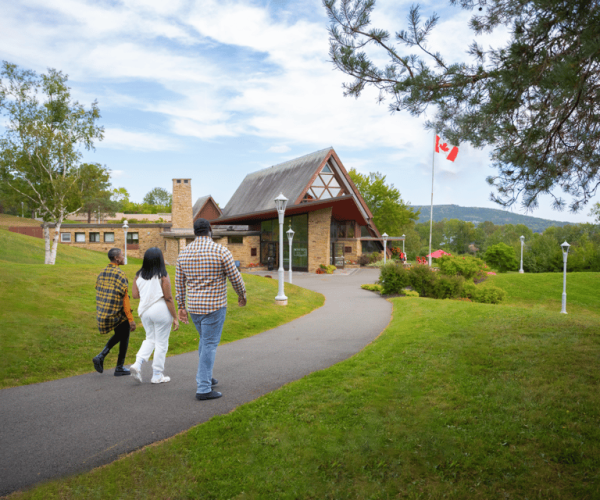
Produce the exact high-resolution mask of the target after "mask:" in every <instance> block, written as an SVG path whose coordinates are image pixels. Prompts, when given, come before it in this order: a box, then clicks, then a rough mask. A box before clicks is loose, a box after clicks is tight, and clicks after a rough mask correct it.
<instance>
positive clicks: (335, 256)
mask: <svg viewBox="0 0 600 500" xmlns="http://www.w3.org/2000/svg"><path fill="white" fill-rule="evenodd" d="M331 263H332V264H333V265H334V266H335V267H337V268H338V269H343V268H344V242H338V241H336V242H335V243H332V244H331Z"/></svg>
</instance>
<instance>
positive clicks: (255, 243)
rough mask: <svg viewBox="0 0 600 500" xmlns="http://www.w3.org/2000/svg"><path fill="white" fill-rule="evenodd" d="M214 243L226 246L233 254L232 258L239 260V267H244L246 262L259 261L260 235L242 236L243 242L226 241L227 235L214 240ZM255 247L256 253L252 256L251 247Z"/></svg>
mask: <svg viewBox="0 0 600 500" xmlns="http://www.w3.org/2000/svg"><path fill="white" fill-rule="evenodd" d="M215 242H216V243H219V244H220V245H223V246H224V247H227V248H228V249H229V251H230V252H231V255H233V260H239V261H240V267H242V268H246V267H248V264H258V263H259V262H260V236H244V242H243V243H228V241H227V237H226V236H225V237H223V238H220V239H218V240H215ZM253 248H255V249H256V255H255V256H254V257H253V256H252V249H253Z"/></svg>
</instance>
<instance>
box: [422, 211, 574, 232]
mask: <svg viewBox="0 0 600 500" xmlns="http://www.w3.org/2000/svg"><path fill="white" fill-rule="evenodd" d="M414 208H416V209H420V210H421V214H420V215H419V220H418V222H419V223H422V222H429V213H430V206H422V205H415V206H414ZM443 219H458V220H464V221H469V222H475V223H480V222H485V221H489V222H493V223H494V224H497V225H503V224H513V225H516V224H524V225H525V226H527V227H528V228H529V229H531V230H532V231H534V232H543V231H544V230H545V229H547V228H549V227H550V226H560V227H562V226H564V225H566V224H569V222H561V221H556V220H549V219H541V218H539V217H532V216H530V215H521V214H516V213H513V212H508V211H506V210H498V209H495V208H477V207H460V206H458V205H433V220H434V222H438V221H441V220H443Z"/></svg>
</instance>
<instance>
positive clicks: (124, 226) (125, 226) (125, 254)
mask: <svg viewBox="0 0 600 500" xmlns="http://www.w3.org/2000/svg"><path fill="white" fill-rule="evenodd" d="M128 229H129V225H128V224H127V221H126V220H125V221H123V232H124V233H125V245H124V247H125V250H124V254H123V257H124V258H125V265H127V230H128Z"/></svg>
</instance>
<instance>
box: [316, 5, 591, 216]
mask: <svg viewBox="0 0 600 500" xmlns="http://www.w3.org/2000/svg"><path fill="white" fill-rule="evenodd" d="M451 4H453V5H456V6H460V7H462V8H464V9H475V15H474V16H473V17H472V18H471V21H470V28H471V29H472V30H473V31H474V33H475V34H476V35H477V34H482V33H490V32H492V31H493V30H494V29H495V28H498V27H500V26H505V27H507V28H508V31H509V32H510V33H511V34H512V35H511V39H510V41H509V42H508V44H507V45H505V46H502V47H497V48H490V49H489V50H484V48H483V47H481V46H479V45H478V44H477V43H476V42H473V43H472V45H471V46H470V47H468V54H469V56H470V58H471V61H470V62H461V63H456V64H449V63H447V62H446V61H445V60H444V58H443V57H442V56H441V55H440V54H439V53H438V52H436V51H435V50H434V49H432V48H430V47H429V46H428V45H427V38H428V36H429V35H430V34H431V32H432V30H433V29H434V28H435V26H436V25H437V23H438V21H439V17H438V16H437V15H436V14H433V15H432V16H431V17H430V18H429V19H427V20H426V21H424V22H422V21H421V16H420V12H419V7H418V6H413V7H411V9H410V13H409V16H408V24H409V27H408V29H407V30H401V31H399V32H397V33H396V34H395V36H394V37H392V36H391V35H390V33H389V32H387V31H385V30H381V29H377V28H372V27H370V24H371V19H370V16H371V13H372V11H373V9H374V7H375V0H339V1H338V0H324V5H325V8H326V9H327V12H328V14H329V17H330V20H331V26H330V30H329V31H330V56H331V59H332V61H333V63H334V64H335V65H336V67H337V68H338V69H339V70H341V71H343V72H344V73H346V74H347V75H349V76H351V77H353V78H354V81H352V82H351V83H347V84H345V85H344V93H345V95H349V96H355V97H358V96H360V94H361V92H362V91H363V89H364V88H365V87H366V86H374V87H376V88H377V89H379V91H380V99H381V100H384V99H385V98H388V99H390V101H391V102H390V105H389V106H390V110H391V111H392V112H397V111H408V112H409V113H411V114H412V115H415V116H419V115H421V114H423V113H424V111H425V110H426V109H427V108H428V107H429V106H433V107H434V108H435V109H436V116H435V119H433V120H431V121H428V122H427V123H426V126H427V127H428V128H429V129H434V130H435V131H437V132H441V133H442V134H443V135H444V136H445V137H446V139H448V140H449V141H450V142H451V143H454V144H458V143H460V142H461V141H462V142H469V143H471V144H472V145H473V146H475V147H478V148H479V147H483V146H485V145H491V146H493V148H494V149H493V152H492V154H491V159H492V163H493V166H494V167H496V169H497V175H495V176H492V177H488V179H487V180H488V182H489V183H490V184H491V185H492V186H495V188H496V193H494V194H493V195H492V199H493V200H495V201H496V202H498V203H499V204H501V205H503V206H511V205H513V204H514V203H515V202H517V201H518V200H520V201H521V203H522V205H523V206H524V207H526V208H528V209H533V208H535V207H536V206H537V204H538V198H539V196H540V195H543V194H547V195H550V196H552V197H553V205H554V208H555V209H559V210H561V209H563V208H564V207H565V206H566V202H565V201H564V200H563V199H562V198H561V197H560V196H556V195H555V194H554V193H553V192H552V190H553V189H554V188H557V187H560V188H562V190H563V192H564V193H566V194H568V195H570V196H571V197H572V201H571V202H570V205H569V207H570V209H571V210H572V211H573V212H576V211H578V210H581V209H582V208H583V206H584V205H585V204H586V203H587V202H588V201H589V200H590V198H591V197H592V196H594V194H595V193H596V191H597V188H598V186H599V184H600V171H599V169H600V2H599V1H598V0H572V1H564V0H563V1H559V0H531V1H527V0H451ZM369 44H370V45H375V46H376V47H378V48H379V49H381V50H382V51H384V52H385V53H387V55H388V56H389V60H390V62H389V63H388V64H387V65H386V66H385V67H379V66H378V65H377V64H376V63H374V62H373V60H372V59H370V58H369V56H368V55H367V53H366V52H365V50H364V47H365V46H367V45H369ZM405 47H408V49H409V50H408V51H405ZM410 51H415V53H410Z"/></svg>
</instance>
